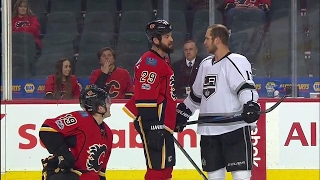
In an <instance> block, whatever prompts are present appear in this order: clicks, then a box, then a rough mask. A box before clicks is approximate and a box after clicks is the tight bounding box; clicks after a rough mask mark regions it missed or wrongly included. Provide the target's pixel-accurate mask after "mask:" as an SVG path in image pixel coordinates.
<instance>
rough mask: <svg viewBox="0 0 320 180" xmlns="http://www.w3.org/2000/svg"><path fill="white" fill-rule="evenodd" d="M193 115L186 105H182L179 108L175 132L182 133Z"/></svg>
mask: <svg viewBox="0 0 320 180" xmlns="http://www.w3.org/2000/svg"><path fill="white" fill-rule="evenodd" d="M191 115H192V112H191V111H190V109H188V108H187V106H186V105H185V104H184V103H180V104H179V105H178V107H177V118H176V128H175V129H174V132H182V131H183V129H184V128H185V127H186V123H187V121H188V120H189V118H190V116H191Z"/></svg>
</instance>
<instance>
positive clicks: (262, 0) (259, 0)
mask: <svg viewBox="0 0 320 180" xmlns="http://www.w3.org/2000/svg"><path fill="white" fill-rule="evenodd" d="M270 1H271V0H226V4H228V3H234V4H245V5H248V6H249V5H254V6H256V7H259V5H260V4H267V5H268V6H270V4H271V2H270Z"/></svg>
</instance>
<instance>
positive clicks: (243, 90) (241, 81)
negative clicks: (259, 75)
mask: <svg viewBox="0 0 320 180" xmlns="http://www.w3.org/2000/svg"><path fill="white" fill-rule="evenodd" d="M228 60H229V61H230V63H229V66H228V68H227V78H228V82H229V86H230V88H231V90H232V91H233V92H235V93H236V94H237V95H238V98H239V101H240V102H241V104H246V103H247V102H248V101H254V102H257V101H258V99H259V94H258V92H257V90H256V88H255V83H254V81H253V78H252V69H251V64H250V62H249V61H248V60H247V58H245V57H244V56H241V55H239V56H236V57H234V58H233V57H230V58H229V57H228Z"/></svg>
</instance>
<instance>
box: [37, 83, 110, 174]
mask: <svg viewBox="0 0 320 180" xmlns="http://www.w3.org/2000/svg"><path fill="white" fill-rule="evenodd" d="M79 100H80V106H81V108H82V109H83V111H73V112H69V113H66V114H62V115H60V116H58V117H55V118H48V119H46V120H45V121H44V123H43V124H42V126H41V128H40V132H39V136H40V140H41V141H42V143H43V144H44V146H45V147H46V149H47V150H48V152H49V153H50V154H52V156H49V157H48V158H46V159H43V160H42V165H43V171H42V180H106V177H105V174H104V173H105V171H106V166H107V163H108V161H109V157H110V154H111V148H112V140H113V136H112V131H111V129H110V128H109V126H108V125H107V124H106V123H105V122H104V121H103V120H104V119H105V118H108V117H110V116H111V114H110V106H111V99H110V97H109V94H108V93H107V92H105V91H104V90H103V89H100V88H97V87H96V86H94V85H93V86H91V87H90V88H89V89H88V90H85V91H83V92H82V94H81V96H80V98H79Z"/></svg>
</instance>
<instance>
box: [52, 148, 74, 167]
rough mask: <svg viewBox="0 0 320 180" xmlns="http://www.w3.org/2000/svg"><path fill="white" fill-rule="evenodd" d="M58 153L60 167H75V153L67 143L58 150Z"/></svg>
mask: <svg viewBox="0 0 320 180" xmlns="http://www.w3.org/2000/svg"><path fill="white" fill-rule="evenodd" d="M56 155H57V156H58V160H59V163H58V167H59V168H60V169H64V170H69V169H71V168H73V166H74V163H75V162H76V160H75V159H74V157H73V154H72V153H71V152H70V150H69V148H68V147H67V146H66V145H63V146H61V147H60V148H59V149H58V150H57V154H56Z"/></svg>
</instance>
